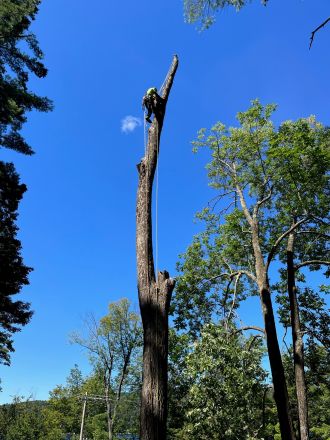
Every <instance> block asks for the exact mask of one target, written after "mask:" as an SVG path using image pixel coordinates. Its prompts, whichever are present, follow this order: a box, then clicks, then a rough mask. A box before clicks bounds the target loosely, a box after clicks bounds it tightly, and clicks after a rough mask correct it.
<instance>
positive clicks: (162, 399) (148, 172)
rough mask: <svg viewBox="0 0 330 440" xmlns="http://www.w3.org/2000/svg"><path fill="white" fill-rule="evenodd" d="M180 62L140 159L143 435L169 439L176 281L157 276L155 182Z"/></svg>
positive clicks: (138, 211)
mask: <svg viewBox="0 0 330 440" xmlns="http://www.w3.org/2000/svg"><path fill="white" fill-rule="evenodd" d="M177 67H178V58H177V56H176V55H175V56H174V58H173V61H172V64H171V66H170V69H169V71H168V74H167V76H166V79H165V83H164V88H163V92H162V95H161V102H158V103H157V108H156V109H155V118H154V120H153V122H152V125H151V127H150V128H149V135H148V145H147V152H146V156H145V157H143V158H142V160H141V162H140V163H139V164H138V166H137V168H138V172H139V185H138V193H137V205H136V254H137V275H138V293H139V303H140V310H141V317H142V324H143V331H144V346H143V379H142V393H141V420H140V440H165V439H166V423H167V356H168V312H169V306H170V301H171V296H172V292H173V289H174V285H175V281H174V280H173V279H172V278H170V276H169V274H168V272H167V271H163V272H159V273H158V276H157V279H156V277H155V269H154V260H153V250H152V222H151V202H152V186H153V180H154V175H155V170H156V166H157V160H158V154H159V141H160V135H161V131H162V127H163V121H164V116H165V110H166V104H167V100H168V96H169V93H170V90H171V87H172V84H173V80H174V76H175V73H176V70H177Z"/></svg>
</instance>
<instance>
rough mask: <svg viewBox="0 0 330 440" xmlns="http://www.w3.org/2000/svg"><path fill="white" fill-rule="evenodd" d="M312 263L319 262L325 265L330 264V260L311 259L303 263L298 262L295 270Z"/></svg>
mask: <svg viewBox="0 0 330 440" xmlns="http://www.w3.org/2000/svg"><path fill="white" fill-rule="evenodd" d="M312 264H319V265H323V266H330V261H326V260H309V261H303V262H302V263H299V264H297V265H296V266H295V267H294V270H298V269H301V268H302V267H304V266H311V265H312Z"/></svg>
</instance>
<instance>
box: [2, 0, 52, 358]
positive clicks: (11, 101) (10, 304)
mask: <svg viewBox="0 0 330 440" xmlns="http://www.w3.org/2000/svg"><path fill="white" fill-rule="evenodd" d="M39 4H40V0H2V1H1V2H0V148H1V147H2V148H10V149H12V150H15V151H18V152H20V153H23V154H28V155H30V154H32V153H33V150H32V148H31V147H30V146H29V145H28V144H27V142H26V141H25V139H24V138H23V136H22V135H21V133H20V130H21V128H22V126H23V124H24V122H26V120H27V116H26V114H27V112H29V111H31V110H39V111H48V110H50V109H51V102H50V101H49V100H48V99H47V98H44V97H40V96H37V95H36V94H35V93H33V92H31V91H30V90H29V89H28V81H29V76H30V74H33V75H35V76H37V77H38V78H42V77H44V76H45V75H46V74H47V70H46V68H45V66H44V65H43V64H42V62H41V60H42V58H43V53H42V51H41V50H40V47H39V45H38V41H37V39H36V37H35V35H34V34H33V33H32V32H31V31H30V30H29V27H30V25H31V22H32V21H33V20H34V19H35V16H36V13H37V12H38V6H39ZM25 191H26V187H25V185H22V184H20V183H19V178H18V175H17V173H16V172H15V169H14V166H13V164H5V163H4V162H0V260H1V264H0V362H2V363H5V364H7V365H8V364H9V363H10V352H12V351H13V350H14V349H13V341H12V337H11V335H12V334H13V333H15V332H17V331H18V330H19V329H20V327H19V326H21V325H25V324H27V323H28V322H29V320H30V318H31V314H32V313H31V311H30V306H29V304H28V303H24V302H22V301H13V299H12V295H16V294H18V293H19V292H20V289H21V287H22V286H23V285H24V284H28V273H29V272H30V270H31V268H28V267H26V266H25V265H24V264H23V261H22V257H21V254H20V250H21V243H20V241H19V240H18V239H17V237H16V233H17V230H18V228H17V226H16V225H15V222H16V219H17V209H18V203H19V201H20V200H21V198H22V195H23V193H24V192H25Z"/></svg>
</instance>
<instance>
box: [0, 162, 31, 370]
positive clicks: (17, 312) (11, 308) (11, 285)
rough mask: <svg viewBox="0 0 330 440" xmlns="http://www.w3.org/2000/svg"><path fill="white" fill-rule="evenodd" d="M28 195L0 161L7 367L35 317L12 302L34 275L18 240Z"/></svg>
mask: <svg viewBox="0 0 330 440" xmlns="http://www.w3.org/2000/svg"><path fill="white" fill-rule="evenodd" d="M25 191H26V186H25V185H24V184H21V183H20V182H19V177H18V175H17V173H16V172H15V169H14V166H13V164H10V163H7V164H5V163H4V162H1V161H0V228H1V232H0V260H1V264H0V291H1V300H0V363H3V364H6V365H9V364H10V353H11V352H13V351H14V347H13V339H12V334H13V333H16V332H18V331H20V329H21V326H24V325H26V324H27V323H28V322H29V321H30V318H31V315H32V312H31V310H30V304H29V303H26V302H23V301H17V300H15V299H14V298H13V297H14V296H15V295H17V294H18V293H19V292H20V290H21V288H22V286H23V285H26V284H28V274H29V272H30V271H31V268H29V267H27V266H25V265H24V263H23V260H22V257H21V243H20V241H19V240H18V239H17V231H18V227H17V225H16V220H17V216H18V213H17V209H18V204H19V202H20V200H21V199H22V197H23V194H24V192H25Z"/></svg>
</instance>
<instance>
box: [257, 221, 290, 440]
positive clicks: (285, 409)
mask: <svg viewBox="0 0 330 440" xmlns="http://www.w3.org/2000/svg"><path fill="white" fill-rule="evenodd" d="M253 223H254V224H253V226H252V244H253V250H254V255H255V261H256V275H257V282H258V286H259V293H260V299H261V306H262V313H263V317H264V323H265V332H266V340H267V350H268V356H269V363H270V368H271V372H272V379H273V387H274V399H275V402H276V407H277V414H278V420H279V424H280V431H281V436H282V440H295V438H296V437H295V434H294V429H293V424H292V417H291V409H290V403H289V396H288V390H287V386H286V380H285V374H284V368H283V363H282V357H281V352H280V347H279V345H278V338H277V332H276V325H275V319H274V311H273V305H272V300H271V295H270V288H269V281H268V276H267V270H266V267H265V264H264V260H263V256H262V252H261V249H260V245H259V237H258V235H259V234H258V227H257V223H256V219H253Z"/></svg>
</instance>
